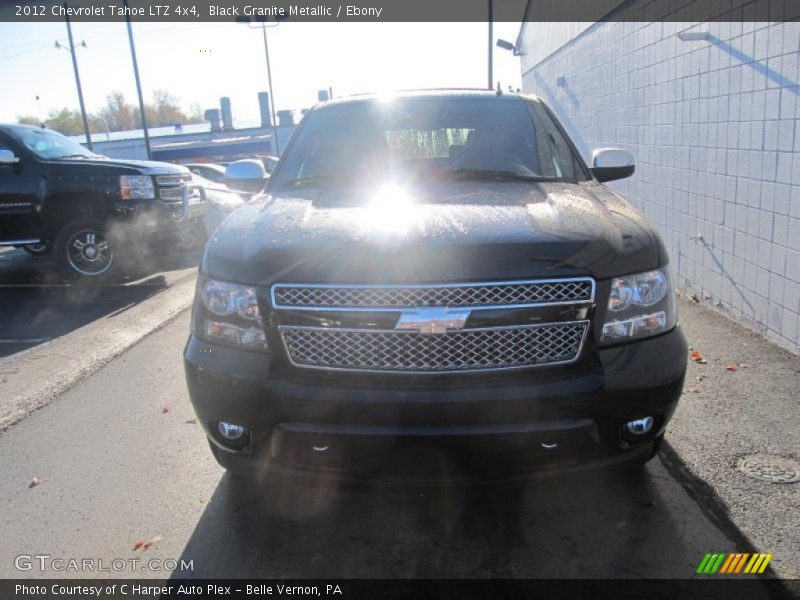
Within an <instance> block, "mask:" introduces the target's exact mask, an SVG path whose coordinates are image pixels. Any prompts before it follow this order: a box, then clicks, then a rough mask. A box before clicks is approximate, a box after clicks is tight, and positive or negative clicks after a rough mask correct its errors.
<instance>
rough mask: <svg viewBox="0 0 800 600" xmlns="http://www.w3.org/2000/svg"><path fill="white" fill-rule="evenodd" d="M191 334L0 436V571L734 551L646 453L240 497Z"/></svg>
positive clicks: (655, 559)
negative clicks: (612, 462) (35, 560)
mask: <svg viewBox="0 0 800 600" xmlns="http://www.w3.org/2000/svg"><path fill="white" fill-rule="evenodd" d="M187 333H188V313H183V314H181V315H180V316H179V317H177V318H176V319H174V320H173V321H172V322H170V323H169V324H168V325H167V326H165V327H163V328H162V329H160V330H158V331H157V332H155V333H153V334H151V335H149V336H148V337H146V338H145V339H144V340H143V341H142V342H140V343H139V344H137V345H136V346H134V347H132V348H131V349H129V350H128V351H126V352H125V353H124V354H122V355H121V356H119V357H118V358H116V359H115V360H113V361H112V362H111V363H109V364H108V365H106V366H105V367H104V368H102V369H101V370H99V371H98V372H97V373H95V374H94V375H92V376H90V377H88V378H87V379H85V380H84V381H82V382H81V383H79V384H77V385H76V386H75V387H73V388H72V389H70V390H69V391H67V392H66V393H64V394H62V395H61V396H59V397H58V398H56V399H55V400H53V401H52V402H51V403H50V404H49V405H48V406H46V407H44V408H43V409H42V410H39V411H37V412H35V413H33V414H32V415H30V416H29V417H28V418H26V419H24V420H22V421H20V422H18V423H17V424H16V425H14V426H13V427H11V428H9V429H8V430H6V431H5V432H4V433H2V434H0V515H2V516H1V517H0V522H1V523H2V527H3V532H4V534H3V544H2V545H0V577H14V576H20V575H22V576H45V577H55V576H64V575H66V576H73V577H74V576H79V575H81V574H80V573H63V572H52V571H45V572H41V571H39V570H38V568H34V570H32V571H29V572H25V573H20V572H19V571H17V570H16V569H15V567H14V561H15V558H16V557H17V556H19V555H21V554H31V555H32V554H49V555H50V556H53V557H62V558H67V559H68V558H83V557H92V558H102V559H104V560H105V561H106V564H109V563H110V561H112V560H113V559H129V558H146V559H158V560H162V561H164V560H169V559H175V560H178V561H180V560H181V559H183V560H184V561H191V567H192V568H191V570H180V569H179V570H178V571H177V572H176V573H175V575H176V576H182V577H237V576H239V577H270V578H291V577H305V578H309V577H311V578H313V577H317V578H326V577H362V578H363V577H383V578H386V577H430V578H460V577H478V578H501V577H585V578H601V577H637V578H638V577H644V578H681V579H682V578H690V577H693V576H695V575H694V573H695V570H696V568H697V566H698V564H699V562H700V561H701V560H702V558H703V556H704V554H705V553H706V552H708V551H710V550H712V549H715V548H716V549H730V550H732V549H734V548H735V547H736V540H735V539H733V538H732V537H731V536H730V535H728V533H726V532H725V531H724V530H723V529H721V528H720V527H718V526H717V524H715V523H714V522H713V520H712V519H710V518H709V516H708V515H707V514H706V512H705V511H704V510H703V508H702V507H701V506H700V505H698V504H697V502H696V501H695V500H694V499H693V498H692V497H690V495H689V494H688V493H687V491H686V489H685V488H684V486H683V483H682V482H681V481H680V480H678V479H676V478H675V477H674V476H673V475H672V474H671V473H670V472H669V471H668V470H667V469H666V468H665V467H664V465H663V464H662V462H661V461H660V460H658V459H656V460H654V461H653V462H651V463H650V464H649V465H648V466H647V468H646V471H645V473H644V475H643V476H642V477H631V478H627V477H622V476H619V475H610V474H598V475H581V476H576V477H571V478H561V477H559V478H551V479H545V480H540V481H538V482H536V483H531V484H528V485H516V486H505V487H501V488H496V489H489V490H486V489H473V488H458V487H444V488H434V489H424V488H423V489H404V490H399V491H398V490H395V489H391V488H390V489H385V488H374V489H355V490H353V489H344V488H338V487H320V488H307V487H296V486H293V485H286V486H282V487H280V488H278V489H270V490H268V491H267V492H265V493H263V494H262V495H256V496H251V495H239V494H237V491H236V490H237V488H236V487H235V486H234V485H233V484H232V481H231V479H230V477H229V476H227V475H226V474H224V472H223V470H222V469H221V468H220V467H218V466H217V464H216V463H215V462H214V460H213V458H212V457H211V453H210V452H209V449H208V447H207V444H206V441H205V437H204V434H203V433H202V431H201V429H200V427H199V425H197V423H196V422H195V421H194V414H193V412H192V409H191V406H190V404H189V400H188V397H187V392H186V386H185V383H184V380H183V374H182V364H181V349H182V346H183V344H184V342H185V340H186V336H187ZM34 477H35V478H37V481H39V483H38V484H37V485H34V486H33V487H30V486H31V483H32V481H33V478H34ZM139 541H152V545H151V546H150V547H149V548H148V549H147V550H143V549H141V548H140V549H138V550H134V549H133V548H134V546H135V545H136V543H137V542H139ZM168 564H169V563H168ZM167 574H168V573H165V572H164V571H162V570H159V569H156V570H152V571H140V570H136V571H134V570H127V571H123V572H120V573H95V575H99V576H111V575H122V576H140V577H164V576H165V575H167ZM83 575H86V573H83ZM90 575H92V574H91V573H90ZM684 583H685V582H684ZM675 585H676V589H678V590H680V587H681V585H682V583H681V582H679V581H678V582H676V584H675ZM765 594H766V590H765Z"/></svg>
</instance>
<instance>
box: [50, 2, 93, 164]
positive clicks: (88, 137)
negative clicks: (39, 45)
mask: <svg viewBox="0 0 800 600" xmlns="http://www.w3.org/2000/svg"><path fill="white" fill-rule="evenodd" d="M64 20H65V21H66V22H67V35H68V36H69V53H70V54H71V55H72V69H73V70H74V71H75V85H76V86H77V88H78V102H79V103H80V105H81V117H82V118H83V133H84V135H85V136H86V147H87V148H89V150H93V148H92V136H91V134H90V133H89V119H87V118H86V105H85V104H84V103H83V90H82V89H81V75H80V73H79V72H78V59H77V57H76V56H75V44H74V43H73V41H72V25H71V24H70V22H69V13H68V12H67V3H66V2H64ZM56 46H58V42H56Z"/></svg>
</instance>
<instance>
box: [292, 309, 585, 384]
mask: <svg viewBox="0 0 800 600" xmlns="http://www.w3.org/2000/svg"><path fill="white" fill-rule="evenodd" d="M588 324H589V322H588V321H575V322H569V323H554V324H546V325H528V326H520V327H502V328H492V329H464V330H460V331H450V332H447V333H444V334H440V335H425V334H421V333H417V332H411V331H393V330H389V331H386V330H354V329H322V328H314V327H281V333H282V335H283V340H284V344H285V345H286V349H287V351H288V354H289V358H290V360H291V361H292V363H294V364H295V365H297V366H302V367H315V368H323V369H345V370H355V371H384V372H386V371H390V372H391V371H395V372H397V371H399V372H428V373H430V372H448V371H476V370H495V369H509V368H519V367H528V366H535V365H544V364H554V363H565V362H571V361H573V360H575V359H576V358H577V356H578V353H579V351H580V347H581V345H582V343H583V339H584V337H585V335H586V331H587V328H588Z"/></svg>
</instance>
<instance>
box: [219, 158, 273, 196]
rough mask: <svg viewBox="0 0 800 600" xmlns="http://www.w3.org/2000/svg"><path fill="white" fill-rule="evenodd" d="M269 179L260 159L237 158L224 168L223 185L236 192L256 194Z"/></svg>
mask: <svg viewBox="0 0 800 600" xmlns="http://www.w3.org/2000/svg"><path fill="white" fill-rule="evenodd" d="M268 179H269V175H267V171H266V170H265V169H264V165H263V164H262V163H261V161H260V160H255V159H251V158H248V159H246V160H237V161H236V162H232V163H231V164H229V165H228V166H227V167H226V168H225V185H226V186H228V187H229V188H230V189H232V190H236V191H237V192H247V193H248V194H257V193H258V192H260V191H261V190H263V189H264V186H265V185H266V183H267V180H268Z"/></svg>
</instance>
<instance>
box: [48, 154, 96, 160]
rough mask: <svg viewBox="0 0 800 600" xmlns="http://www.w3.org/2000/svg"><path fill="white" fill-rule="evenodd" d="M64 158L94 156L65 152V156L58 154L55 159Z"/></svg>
mask: <svg viewBox="0 0 800 600" xmlns="http://www.w3.org/2000/svg"><path fill="white" fill-rule="evenodd" d="M62 158H92V157H91V156H86V155H85V154H65V155H64V156H56V157H54V158H53V160H61V159H62Z"/></svg>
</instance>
